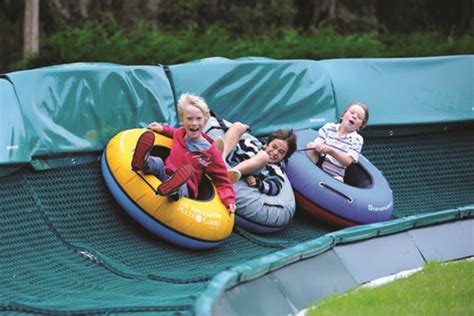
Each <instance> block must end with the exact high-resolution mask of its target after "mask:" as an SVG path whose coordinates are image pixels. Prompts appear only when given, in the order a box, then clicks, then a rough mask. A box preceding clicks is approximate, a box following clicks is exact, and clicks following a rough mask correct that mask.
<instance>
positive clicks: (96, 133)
mask: <svg viewBox="0 0 474 316" xmlns="http://www.w3.org/2000/svg"><path fill="white" fill-rule="evenodd" d="M6 76H7V77H8V79H9V80H10V81H11V82H12V83H13V87H14V90H15V92H16V94H17V96H18V100H19V106H20V109H18V112H19V113H21V114H22V116H23V117H21V116H18V117H15V118H14V120H13V121H12V123H10V124H14V125H16V124H23V121H24V128H25V129H26V137H24V138H26V141H22V143H21V146H25V147H26V148H28V151H29V152H30V155H31V156H33V157H44V156H46V157H48V158H49V157H50V156H53V157H54V156H57V155H61V154H65V153H77V152H90V151H98V150H102V149H103V148H104V146H105V144H106V143H107V141H108V140H109V139H110V138H111V137H112V136H113V135H115V134H116V133H117V132H119V131H121V130H124V129H129V128H135V127H137V126H146V125H147V124H148V123H149V122H151V121H161V122H167V123H169V124H171V125H177V114H176V108H175V105H174V98H173V93H172V89H171V86H170V83H169V81H168V79H167V77H166V75H165V72H164V70H163V68H162V67H159V66H122V65H114V64H104V63H78V64H70V65H61V66H52V67H45V68H39V69H34V70H25V71H19V72H13V73H9V74H7V75H6ZM13 110H14V109H13ZM1 131H2V132H1V133H0V134H3V133H4V132H7V131H8V126H1Z"/></svg>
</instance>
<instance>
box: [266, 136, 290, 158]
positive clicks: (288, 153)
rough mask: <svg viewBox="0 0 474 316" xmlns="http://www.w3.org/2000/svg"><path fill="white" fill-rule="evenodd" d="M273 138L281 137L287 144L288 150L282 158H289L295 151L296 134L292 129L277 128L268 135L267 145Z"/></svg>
mask: <svg viewBox="0 0 474 316" xmlns="http://www.w3.org/2000/svg"><path fill="white" fill-rule="evenodd" d="M274 139H281V140H284V141H286V144H287V145H288V151H287V152H286V155H285V157H284V159H288V158H290V156H291V155H293V153H294V152H295V151H296V134H295V133H294V132H293V129H278V130H276V131H274V132H273V133H271V134H270V136H268V139H267V145H268V144H270V143H271V142H272V141H273V140H274Z"/></svg>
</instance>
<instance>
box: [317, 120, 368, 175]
mask: <svg viewBox="0 0 474 316" xmlns="http://www.w3.org/2000/svg"><path fill="white" fill-rule="evenodd" d="M340 125H341V124H336V123H327V124H325V125H324V126H323V127H321V128H320V129H319V131H318V132H319V136H318V137H317V138H316V139H315V140H314V141H315V142H316V143H320V144H325V145H327V146H330V147H333V148H335V149H337V150H339V151H341V152H343V153H345V154H347V155H349V156H350V157H352V158H353V159H354V161H355V162H357V161H358V160H359V153H360V151H361V150H362V145H363V144H364V139H363V138H362V136H361V135H360V134H359V133H357V132H356V131H354V132H352V133H350V134H347V135H345V136H343V137H341V136H339V133H338V131H339V127H340ZM322 168H323V170H324V171H325V172H326V173H328V174H329V175H330V176H332V177H342V178H344V174H345V173H346V167H345V166H343V165H342V164H341V163H340V162H339V161H337V160H336V158H334V157H333V156H331V155H326V156H325V158H324V161H323V164H322Z"/></svg>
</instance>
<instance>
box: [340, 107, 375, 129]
mask: <svg viewBox="0 0 474 316" xmlns="http://www.w3.org/2000/svg"><path fill="white" fill-rule="evenodd" d="M353 105H358V106H360V107H361V108H362V109H363V110H364V112H365V117H364V120H363V121H362V125H361V126H360V130H363V129H364V128H365V127H366V126H367V122H368V121H369V107H368V106H367V104H365V103H362V102H353V103H350V104H349V105H348V106H347V107H346V108H345V109H344V111H342V114H341V121H342V117H343V116H344V114H346V112H347V110H349V109H350V108H351V106H353Z"/></svg>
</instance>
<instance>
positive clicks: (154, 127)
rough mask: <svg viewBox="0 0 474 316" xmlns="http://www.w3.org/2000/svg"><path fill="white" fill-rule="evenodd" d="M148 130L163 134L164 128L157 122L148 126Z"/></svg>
mask: <svg viewBox="0 0 474 316" xmlns="http://www.w3.org/2000/svg"><path fill="white" fill-rule="evenodd" d="M148 128H149V129H151V130H152V131H155V132H157V133H161V132H162V131H163V126H161V124H160V123H157V122H153V123H150V124H149V125H148Z"/></svg>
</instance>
